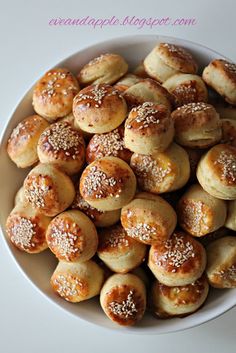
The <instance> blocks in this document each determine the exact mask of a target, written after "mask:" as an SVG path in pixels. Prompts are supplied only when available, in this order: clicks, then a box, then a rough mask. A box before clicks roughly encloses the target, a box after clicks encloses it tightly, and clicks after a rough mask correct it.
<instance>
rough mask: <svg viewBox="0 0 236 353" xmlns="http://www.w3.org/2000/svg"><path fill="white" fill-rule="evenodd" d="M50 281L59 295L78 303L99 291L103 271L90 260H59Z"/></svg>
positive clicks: (102, 280) (102, 279)
mask: <svg viewBox="0 0 236 353" xmlns="http://www.w3.org/2000/svg"><path fill="white" fill-rule="evenodd" d="M50 282H51V286H52V289H53V290H54V291H55V292H56V293H57V294H58V295H59V296H60V297H62V298H63V299H65V300H67V301H69V302H72V303H79V302H82V301H84V300H87V299H90V298H92V297H95V296H96V295H98V294H99V293H100V290H101V287H102V284H103V282H104V273H103V270H102V269H101V268H100V266H98V265H97V264H96V262H94V261H92V260H88V261H86V262H82V263H78V262H73V263H71V262H65V261H59V263H58V265H57V267H56V269H55V271H54V272H53V275H52V277H51V281H50Z"/></svg>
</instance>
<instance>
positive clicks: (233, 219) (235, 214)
mask: <svg viewBox="0 0 236 353" xmlns="http://www.w3.org/2000/svg"><path fill="white" fill-rule="evenodd" d="M225 227H226V228H228V229H232V230H235V231H236V200H234V201H229V202H228V203H227V218H226V221H225Z"/></svg>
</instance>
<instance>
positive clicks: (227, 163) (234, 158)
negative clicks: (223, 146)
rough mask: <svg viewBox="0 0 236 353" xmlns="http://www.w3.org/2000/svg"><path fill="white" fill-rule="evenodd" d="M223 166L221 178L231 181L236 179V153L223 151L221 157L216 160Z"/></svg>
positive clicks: (233, 181)
mask: <svg viewBox="0 0 236 353" xmlns="http://www.w3.org/2000/svg"><path fill="white" fill-rule="evenodd" d="M214 164H219V165H220V166H221V179H224V180H227V181H229V182H231V183H235V181H236V153H235V154H232V153H230V152H229V151H227V152H226V151H221V152H220V155H219V157H218V158H217V160H216V161H215V162H214Z"/></svg>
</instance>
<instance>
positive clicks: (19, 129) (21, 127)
mask: <svg viewBox="0 0 236 353" xmlns="http://www.w3.org/2000/svg"><path fill="white" fill-rule="evenodd" d="M28 124H29V122H28V121H24V122H20V123H19V124H18V125H17V126H16V127H15V128H14V129H13V131H12V133H11V136H10V138H9V141H10V140H11V139H15V138H17V137H18V136H19V135H20V134H21V133H22V132H23V131H24V130H26V127H27V125H28ZM25 137H27V138H28V135H25ZM29 137H30V135H29Z"/></svg>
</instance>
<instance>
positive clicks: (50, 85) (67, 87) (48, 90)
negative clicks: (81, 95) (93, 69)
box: [41, 70, 78, 98]
mask: <svg viewBox="0 0 236 353" xmlns="http://www.w3.org/2000/svg"><path fill="white" fill-rule="evenodd" d="M47 76H50V79H49V80H48V81H46V82H45V81H43V85H44V89H42V90H41V97H42V98H45V96H46V97H48V98H52V97H55V96H56V94H62V95H65V96H67V95H69V94H70V93H72V94H74V93H75V92H77V91H78V87H77V86H76V85H75V84H74V83H72V82H71V81H72V77H71V74H70V72H69V71H66V72H61V71H58V70H53V71H49V72H48V73H47ZM66 79H67V80H66ZM42 80H44V78H43V79H42ZM59 80H63V82H60V83H59V82H58V81H59ZM62 86H63V87H64V88H63V89H62V90H61V87H62Z"/></svg>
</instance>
